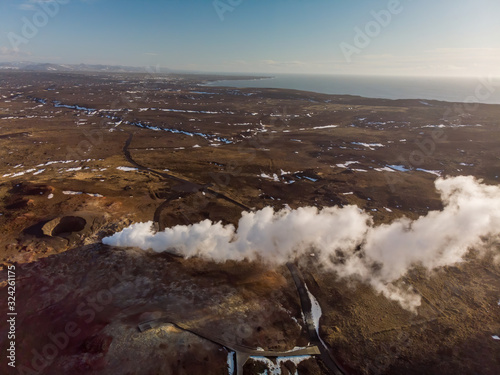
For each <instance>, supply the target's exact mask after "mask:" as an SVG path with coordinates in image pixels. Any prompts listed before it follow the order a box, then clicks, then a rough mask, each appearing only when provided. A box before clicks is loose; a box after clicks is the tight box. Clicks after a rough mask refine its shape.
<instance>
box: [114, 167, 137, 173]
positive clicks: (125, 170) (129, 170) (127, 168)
mask: <svg viewBox="0 0 500 375" xmlns="http://www.w3.org/2000/svg"><path fill="white" fill-rule="evenodd" d="M116 169H118V170H120V171H124V172H133V171H138V170H139V168H131V167H116Z"/></svg>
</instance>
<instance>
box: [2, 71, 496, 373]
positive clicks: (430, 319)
mask: <svg viewBox="0 0 500 375" xmlns="http://www.w3.org/2000/svg"><path fill="white" fill-rule="evenodd" d="M0 80H1V87H0V145H1V148H0V153H1V160H2V162H1V164H0V198H1V201H0V214H1V216H0V228H1V238H0V251H1V253H0V261H1V262H2V266H1V267H2V270H1V271H0V274H1V281H2V282H1V284H0V294H1V298H0V306H1V309H0V311H1V312H2V314H4V315H3V316H2V320H3V321H5V320H6V318H5V313H4V311H5V312H6V310H7V295H8V294H7V293H8V292H7V266H8V265H12V264H13V265H15V268H16V271H15V272H16V311H17V313H18V315H17V317H16V345H17V348H16V363H17V367H16V369H15V370H14V369H11V368H9V367H7V366H6V365H5V362H4V361H3V360H2V369H1V370H0V372H1V373H8V374H10V373H18V374H99V375H105V374H106V375H107V374H110V375H111V374H113V375H117V374H124V375H125V374H227V373H230V372H229V371H230V369H229V368H228V360H229V361H230V359H231V358H234V356H233V352H234V351H238V350H241V351H245V350H250V351H252V350H253V351H259V350H262V349H263V350H266V351H272V352H276V353H278V352H285V351H289V350H292V349H294V348H296V347H297V348H304V347H312V346H314V345H316V344H318V347H320V346H321V345H322V344H321V343H316V342H314V339H313V338H312V336H311V332H310V330H309V329H308V323H307V319H308V318H307V316H306V318H304V316H303V314H302V312H303V309H304V306H303V305H302V303H303V301H302V300H301V298H300V296H299V294H298V289H297V286H296V284H295V283H294V279H293V278H292V275H291V273H290V271H289V269H288V268H287V267H286V265H282V266H280V267H271V266H268V265H266V264H261V263H258V262H233V261H228V262H225V263H215V262H211V261H207V260H203V259H198V258H190V259H184V258H181V257H178V256H175V255H173V254H169V253H156V252H154V251H152V250H147V251H143V250H139V249H135V248H114V247H110V246H106V245H103V244H102V243H101V239H102V238H103V237H105V236H109V235H111V234H113V233H115V232H117V231H119V230H121V229H123V228H124V227H127V226H128V225H130V224H131V223H135V222H145V221H150V220H152V221H154V222H155V225H156V226H157V227H158V229H160V230H161V229H164V228H165V227H171V226H174V225H178V224H193V223H197V222H199V221H201V220H204V219H207V218H208V219H210V220H212V221H222V222H223V223H225V224H227V223H232V224H237V222H238V219H239V218H240V216H241V212H242V211H244V210H254V209H261V208H263V207H266V206H272V207H274V208H275V209H277V210H278V209H281V208H284V207H286V205H288V206H290V207H291V208H298V207H302V206H317V207H319V208H321V207H328V206H335V205H341V206H345V205H348V204H355V205H357V206H358V207H360V208H361V209H363V210H366V211H367V212H369V213H370V214H371V215H372V216H373V218H374V221H375V223H376V224H380V223H387V222H391V221H392V220H394V219H396V218H400V217H403V216H407V217H410V218H417V217H419V216H420V215H425V214H426V213H427V212H428V211H430V210H439V209H441V208H442V203H441V200H440V199H439V195H438V193H437V192H436V190H435V188H434V180H435V179H436V178H437V174H438V175H442V176H458V175H473V176H476V177H477V178H480V179H483V180H484V182H485V183H487V184H492V185H498V183H499V175H500V120H499V119H500V105H477V106H471V105H469V106H465V105H463V104H454V103H446V102H437V101H419V100H384V99H366V98H361V97H355V96H335V95H325V94H317V93H311V92H302V91H294V90H281V89H280V90H278V89H232V88H223V87H205V86H201V85H200V83H204V82H207V81H209V80H210V77H203V76H182V75H145V74H118V73H117V74H111V73H110V74H91V73H86V74H69V73H68V74H62V73H51V74H49V73H14V72H13V73H1V75H0ZM331 125H335V127H334V126H331ZM388 166H394V168H396V169H399V170H397V171H394V169H393V171H392V172H390V171H388ZM401 167H403V168H404V169H402V168H401ZM490 247H491V248H490V252H489V253H488V254H487V255H486V256H479V255H478V253H477V252H475V251H474V250H472V251H471V252H470V254H469V255H468V259H467V260H468V261H467V262H463V263H459V264H456V265H454V266H450V267H445V268H442V269H439V270H437V271H435V272H432V273H430V272H428V271H425V270H423V269H420V268H419V267H415V268H413V269H412V270H411V271H410V272H409V273H408V274H407V275H406V276H405V277H404V280H402V281H403V282H405V283H407V284H408V285H411V286H413V287H414V289H415V290H416V291H418V293H419V294H420V295H421V296H422V305H421V306H420V307H419V308H418V310H417V312H416V313H412V312H409V311H407V310H405V309H403V308H402V307H401V306H400V305H399V304H398V303H397V302H394V301H391V300H389V299H387V298H385V297H384V296H382V295H380V294H377V293H376V292H375V291H374V290H373V289H372V288H371V287H369V286H367V285H365V284H363V283H361V282H358V281H357V280H346V279H339V278H338V277H337V275H336V274H334V273H331V272H327V271H326V270H325V269H324V268H322V266H321V264H319V262H317V261H316V260H315V259H314V257H303V258H299V259H296V260H295V264H296V265H297V267H298V270H300V273H301V275H302V277H303V281H304V282H305V285H307V287H308V289H309V290H310V292H311V293H312V294H313V295H314V296H315V297H316V299H317V300H318V302H319V305H320V306H321V310H322V317H321V320H320V328H319V337H320V338H321V340H323V342H324V348H327V350H328V351H329V353H328V354H325V353H322V354H321V355H320V354H313V355H311V356H310V357H309V358H308V359H306V360H304V361H302V362H300V361H295V362H294V361H292V360H287V359H286V358H281V357H280V360H279V361H278V360H276V359H275V358H274V357H273V355H272V353H271V354H270V355H269V357H268V358H269V359H268V360H265V359H262V358H261V359H259V358H254V359H252V358H250V359H248V360H247V361H246V363H245V364H244V367H243V366H242V367H243V373H244V374H263V373H265V371H266V370H268V371H269V370H270V368H269V367H273V365H272V364H271V365H270V364H269V363H274V364H276V365H275V366H274V367H275V368H277V370H275V372H272V373H281V374H329V373H345V374H424V373H425V374H498V373H499V372H500V341H498V340H495V339H493V338H492V336H494V335H499V334H500V301H499V299H500V265H499V264H498V262H495V261H494V260H493V259H494V257H495V256H498V254H499V251H500V246H499V244H498V243H495V242H494V241H492V243H491V244H490ZM145 322H146V323H147V322H150V325H149V326H148V327H147V328H148V329H141V328H140V327H143V326H141V325H143V324H144V323H145ZM148 324H149V323H148ZM8 329H9V327H8V326H7V325H5V324H2V325H0V348H1V350H2V353H4V354H5V353H6V352H7V349H8V347H9V343H8V341H9V340H7V332H8ZM256 357H258V356H256ZM326 357H328V358H333V359H334V360H335V361H336V362H337V364H338V367H339V368H338V369H337V370H335V369H332V366H334V365H329V364H328V363H327V362H328V359H326ZM292 358H293V357H292ZM266 361H267V362H266ZM266 363H267V364H266ZM332 363H333V362H332ZM240 364H241V363H240ZM9 371H10V372H9ZM240 371H241V369H240ZM233 373H236V369H235V370H234V372H233ZM268 373H270V372H268Z"/></svg>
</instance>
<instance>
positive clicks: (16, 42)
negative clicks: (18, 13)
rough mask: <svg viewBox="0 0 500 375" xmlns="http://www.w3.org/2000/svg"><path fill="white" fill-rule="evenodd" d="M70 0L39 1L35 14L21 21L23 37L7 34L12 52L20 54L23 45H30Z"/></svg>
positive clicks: (13, 33)
mask: <svg viewBox="0 0 500 375" xmlns="http://www.w3.org/2000/svg"><path fill="white" fill-rule="evenodd" d="M68 3H69V0H47V1H37V2H36V4H37V5H38V6H39V9H38V10H36V11H35V13H33V15H32V16H31V17H30V18H31V19H29V18H28V17H22V18H21V21H22V22H23V26H22V27H21V35H19V34H17V33H15V32H13V31H11V32H9V33H8V34H7V38H8V39H9V42H10V45H11V47H12V50H14V51H16V52H19V46H20V45H21V44H28V42H29V41H30V40H31V39H33V38H34V37H35V36H37V35H38V31H39V29H41V28H43V27H45V26H47V24H48V23H49V20H50V18H54V17H55V16H57V14H58V13H59V11H60V8H61V7H60V5H65V4H68Z"/></svg>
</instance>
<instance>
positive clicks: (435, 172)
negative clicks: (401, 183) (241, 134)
mask: <svg viewBox="0 0 500 375" xmlns="http://www.w3.org/2000/svg"><path fill="white" fill-rule="evenodd" d="M417 171H420V172H425V173H431V174H435V175H436V176H438V177H441V174H442V173H443V172H441V171H431V170H428V169H422V168H417Z"/></svg>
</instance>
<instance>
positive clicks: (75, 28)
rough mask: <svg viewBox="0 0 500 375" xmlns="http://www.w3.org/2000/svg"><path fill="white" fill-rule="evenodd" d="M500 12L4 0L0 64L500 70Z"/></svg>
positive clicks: (295, 3) (286, 2)
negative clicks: (26, 62)
mask: <svg viewBox="0 0 500 375" xmlns="http://www.w3.org/2000/svg"><path fill="white" fill-rule="evenodd" d="M44 9H45V10H44ZM46 9H50V10H49V11H48V10H46ZM380 12H382V13H380ZM49 13H50V14H49ZM374 13H378V14H381V17H382V18H378V17H376V16H374ZM388 15H389V17H390V19H389V17H388ZM499 15H500V1H498V0H439V1H436V0H413V1H412V0H400V1H398V0H384V1H379V0H370V1H369V0H356V1H347V0H307V1H306V0H215V1H214V0H144V1H139V0H134V1H132V0H2V1H1V2H0V61H19V60H24V61H26V60H28V61H35V62H54V63H102V64H121V65H131V66H147V65H153V66H155V65H160V66H161V67H165V68H171V69H185V70H197V71H213V72H255V73H280V72H281V73H323V74H324V73H326V74H381V75H437V76H441V75H451V76H495V77H500V22H498V16H499ZM27 23H28V24H31V25H32V27H31V29H30V28H29V25H28V26H26V24H27ZM33 29H34V31H33ZM26 30H28V31H26ZM361 34H363V35H362V36H360V35H361ZM356 37H357V38H356Z"/></svg>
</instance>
